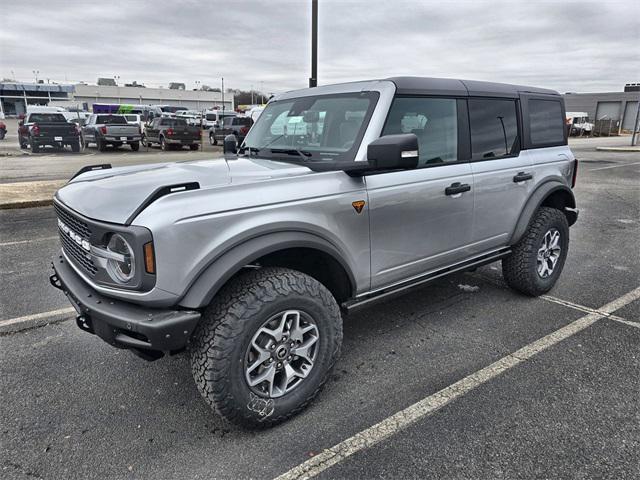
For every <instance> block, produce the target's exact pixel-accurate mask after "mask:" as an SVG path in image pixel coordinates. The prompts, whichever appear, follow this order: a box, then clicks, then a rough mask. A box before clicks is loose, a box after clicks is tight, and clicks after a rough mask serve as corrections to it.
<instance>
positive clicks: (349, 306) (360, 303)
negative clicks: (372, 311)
mask: <svg viewBox="0 0 640 480" xmlns="http://www.w3.org/2000/svg"><path fill="white" fill-rule="evenodd" d="M509 253H511V248H508V247H507V248H503V249H500V250H498V251H497V252H492V253H488V254H486V255H483V256H481V257H477V258H473V259H471V260H467V261H466V262H462V263H458V264H455V265H452V266H450V267H446V268H442V269H440V270H436V271H434V272H430V273H427V274H425V275H422V276H420V277H418V278H414V279H412V280H409V281H407V282H403V283H400V284H398V285H393V286H390V287H388V288H384V289H381V290H378V291H376V292H372V293H369V294H365V295H363V296H362V297H360V298H353V299H351V300H348V301H346V302H344V303H343V304H342V305H341V307H342V309H343V311H345V312H346V313H350V312H353V311H354V310H357V309H359V308H361V307H364V306H367V305H369V304H371V303H374V302H377V301H379V300H382V299H385V298H387V297H390V296H394V295H400V294H403V293H407V292H408V291H409V290H411V289H413V288H415V287H418V286H420V285H423V284H425V283H427V282H430V281H431V280H435V279H436V278H440V277H443V276H445V275H448V274H450V273H455V272H461V271H465V270H471V269H475V268H477V267H481V266H482V265H486V264H488V263H493V262H495V261H496V260H500V259H501V258H502V257H504V256H506V255H509Z"/></svg>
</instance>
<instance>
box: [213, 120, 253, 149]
mask: <svg viewBox="0 0 640 480" xmlns="http://www.w3.org/2000/svg"><path fill="white" fill-rule="evenodd" d="M251 125H253V120H252V119H251V118H249V117H224V119H223V121H222V127H221V128H212V129H211V130H209V143H211V145H217V144H218V142H224V138H225V137H226V136H227V135H233V136H234V137H236V141H237V142H238V145H240V144H241V143H242V142H243V141H244V137H245V136H246V135H247V133H249V129H250V128H251Z"/></svg>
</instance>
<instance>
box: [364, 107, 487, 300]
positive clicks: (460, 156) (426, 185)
mask: <svg viewBox="0 0 640 480" xmlns="http://www.w3.org/2000/svg"><path fill="white" fill-rule="evenodd" d="M399 133H414V134H416V136H417V137H418V141H419V155H420V160H419V166H418V168H416V169H413V170H403V171H394V172H386V173H377V174H372V175H368V176H366V177H365V178H366V183H367V191H368V195H369V212H370V213H369V215H370V230H371V286H372V288H373V289H376V288H381V287H384V286H388V285H392V284H395V283H398V282H401V281H404V280H407V279H410V278H412V277H418V276H420V275H422V274H425V273H427V272H429V271H433V270H437V269H439V268H441V267H443V266H447V265H451V264H454V263H457V262H459V261H461V260H464V259H465V258H466V257H468V252H467V248H468V246H469V244H470V242H471V229H472V225H473V194H474V192H473V176H472V174H471V166H470V164H469V144H468V117H467V111H466V101H465V100H464V99H455V98H429V97H397V98H396V99H395V100H394V103H393V105H392V107H391V109H390V111H389V116H388V118H387V121H386V124H385V127H384V128H383V131H382V135H390V134H399Z"/></svg>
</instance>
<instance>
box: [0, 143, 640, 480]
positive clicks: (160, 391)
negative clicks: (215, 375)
mask: <svg viewBox="0 0 640 480" xmlns="http://www.w3.org/2000/svg"><path fill="white" fill-rule="evenodd" d="M573 149H574V152H575V153H576V156H578V157H579V158H580V159H581V165H580V171H579V175H578V178H579V181H578V187H577V189H576V195H577V200H578V204H579V207H580V209H581V213H580V218H579V221H578V223H577V224H576V225H575V226H574V227H573V228H572V229H571V236H572V238H571V246H570V253H569V257H568V259H567V264H566V266H565V269H564V272H563V274H562V276H561V278H560V280H559V283H558V284H557V286H556V287H555V288H554V290H552V291H551V292H550V294H549V296H546V297H543V298H536V299H532V298H527V297H523V296H521V295H518V294H516V293H514V292H512V291H510V290H509V289H507V288H506V287H505V286H504V284H503V282H502V279H501V275H500V270H499V264H492V265H488V266H486V267H483V268H481V269H479V270H477V271H476V272H469V273H464V274H459V275H456V276H453V277H449V278H446V279H441V280H438V281H436V282H434V283H432V284H429V285H428V286H426V287H423V288H420V289H418V290H415V291H413V292H412V293H410V294H407V295H405V296H403V297H399V298H397V299H395V300H392V301H388V302H386V303H382V304H378V305H377V306H376V307H375V308H371V309H368V310H363V311H361V312H359V313H357V314H354V315H352V316H349V317H348V318H346V319H345V326H344V328H345V331H344V345H343V354H342V357H341V359H340V360H339V362H338V364H337V367H336V370H335V371H334V373H333V376H332V378H331V380H330V381H329V382H328V384H327V386H326V388H325V389H324V391H323V392H322V393H321V394H320V395H319V397H318V399H317V400H316V401H315V403H314V404H313V405H312V406H311V408H309V409H308V410H306V411H305V412H304V413H302V414H301V415H299V416H297V417H296V418H294V419H293V420H291V421H289V422H288V423H286V424H283V425H281V426H279V427H276V428H273V429H271V430H267V431H263V432H246V431H242V430H238V429H236V428H234V427H232V426H229V425H227V424H224V423H223V422H222V421H221V420H220V419H219V418H218V417H216V416H215V415H214V414H212V413H211V411H209V409H208V408H207V407H206V405H205V404H204V402H203V401H202V399H201V398H200V396H199V394H198V392H197V391H196V388H195V386H194V385H193V382H192V380H191V374H190V369H189V365H188V359H187V357H186V356H184V355H181V356H178V357H174V358H171V359H162V360H159V361H157V362H154V363H147V362H144V361H142V360H140V359H138V358H137V357H135V356H133V355H132V354H130V353H128V352H126V351H119V350H115V349H113V348H111V347H109V346H107V345H106V344H104V343H103V342H102V341H100V340H99V339H97V338H95V337H92V336H90V335H88V334H86V333H84V332H82V331H80V330H79V329H78V328H77V327H76V326H75V324H74V322H73V321H69V320H66V321H62V322H59V323H54V324H50V325H46V326H43V327H40V328H36V329H32V330H28V331H22V332H19V333H12V334H4V335H3V336H1V337H0V391H2V408H1V409H0V435H1V436H0V438H1V439H2V440H1V442H2V448H1V449H0V466H1V467H0V468H1V470H0V472H1V474H0V475H2V477H3V478H25V479H27V478H47V479H48V478H79V479H80V478H81V479H89V478H100V479H102V478H179V477H181V478H249V477H251V478H273V477H277V476H279V475H283V474H284V478H297V477H298V476H301V475H302V476H304V475H305V474H317V475H318V476H319V478H378V477H385V478H505V479H513V478H601V477H607V478H638V477H640V462H639V461H638V458H640V401H639V400H638V398H639V393H640V290H639V286H640V249H639V247H638V244H639V243H638V239H639V238H640V226H639V223H640V155H639V154H637V153H613V152H596V151H595V149H594V147H593V143H592V142H590V141H588V140H584V141H577V142H574V143H573ZM184 153H185V155H190V154H188V153H187V152H184ZM96 163H99V162H96ZM0 219H1V222H2V225H3V229H2V231H1V233H0V262H1V265H0V279H1V281H2V285H3V286H4V288H3V289H2V290H1V291H0V305H1V308H2V310H1V311H0V319H3V320H4V321H6V320H15V319H21V318H23V317H32V316H33V315H36V314H40V313H43V312H56V311H58V310H60V309H68V308H69V305H68V303H67V301H66V299H65V298H64V297H63V295H62V294H60V293H59V292H57V291H56V290H54V289H52V288H51V287H50V286H49V285H48V279H47V277H48V274H49V271H48V270H49V268H48V261H49V258H50V257H51V256H52V255H53V254H54V253H55V251H56V249H57V241H56V240H55V218H54V215H53V213H52V211H51V209H50V208H49V207H42V208H32V209H25V210H11V211H0ZM66 315H68V314H65V313H64V311H63V313H59V314H58V315H57V316H56V318H60V317H62V318H70V317H68V316H66ZM43 318H44V319H45V320H46V319H47V316H46V314H45V316H44V317H43ZM0 324H2V322H1V321H0ZM379 422H381V424H380V425H377V424H378V423H379ZM376 425H377V426H376ZM326 449H330V450H328V451H327V450H326Z"/></svg>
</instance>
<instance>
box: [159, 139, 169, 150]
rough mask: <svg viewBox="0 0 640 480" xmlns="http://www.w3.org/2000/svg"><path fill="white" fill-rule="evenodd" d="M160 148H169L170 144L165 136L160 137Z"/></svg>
mask: <svg viewBox="0 0 640 480" xmlns="http://www.w3.org/2000/svg"><path fill="white" fill-rule="evenodd" d="M160 148H161V149H162V151H164V152H166V151H167V150H169V144H168V143H167V142H166V140H165V139H164V137H160Z"/></svg>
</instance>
